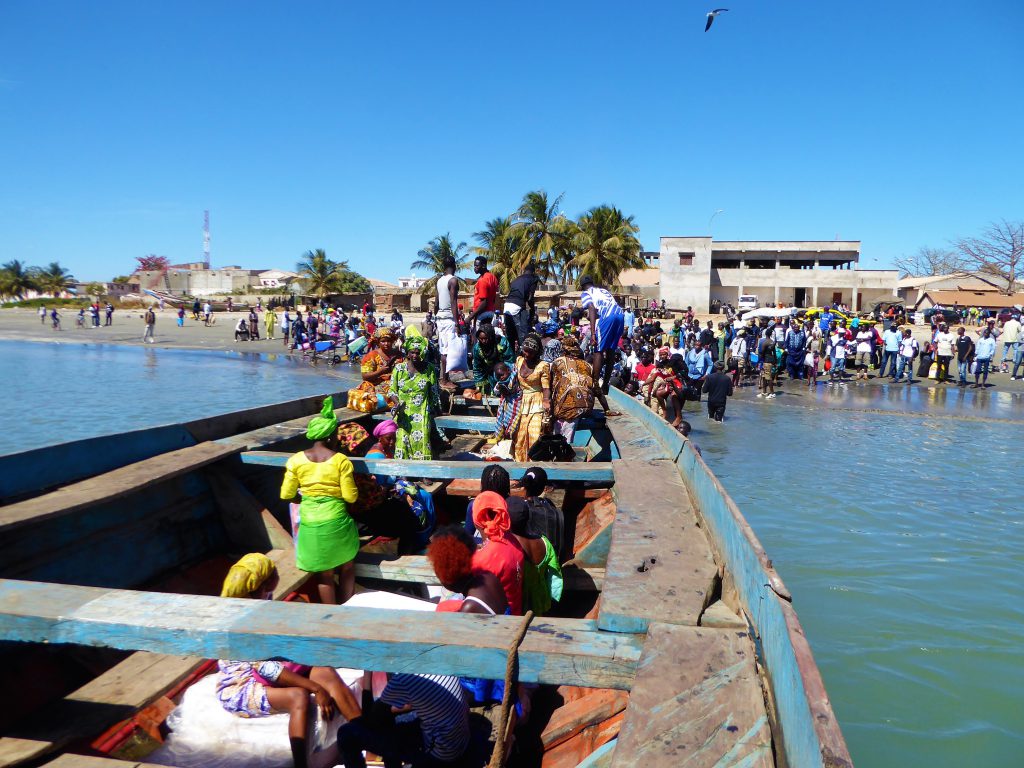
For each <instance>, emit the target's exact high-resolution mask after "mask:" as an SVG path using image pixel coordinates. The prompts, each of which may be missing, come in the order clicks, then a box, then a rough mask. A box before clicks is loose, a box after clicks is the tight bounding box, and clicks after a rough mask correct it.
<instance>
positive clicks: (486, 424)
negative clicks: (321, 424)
mask: <svg viewBox="0 0 1024 768" xmlns="http://www.w3.org/2000/svg"><path fill="white" fill-rule="evenodd" d="M373 418H374V420H375V421H384V420H385V419H390V418H391V417H390V416H389V415H388V414H386V413H375V414H374V415H373ZM434 423H435V424H437V426H439V427H441V428H442V429H461V430H466V431H470V432H487V433H491V432H494V416H470V415H467V414H459V413H452V414H448V415H447V416H437V417H436V418H435V419H434ZM603 426H604V421H603V420H601V419H593V418H587V417H583V418H581V419H580V421H579V424H578V427H579V429H594V428H595V427H603Z"/></svg>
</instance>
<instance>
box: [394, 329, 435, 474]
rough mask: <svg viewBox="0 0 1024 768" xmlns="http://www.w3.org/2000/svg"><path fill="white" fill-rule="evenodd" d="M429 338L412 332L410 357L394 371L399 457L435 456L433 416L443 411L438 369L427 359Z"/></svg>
mask: <svg viewBox="0 0 1024 768" xmlns="http://www.w3.org/2000/svg"><path fill="white" fill-rule="evenodd" d="M426 352H427V340H426V339H425V338H423V337H422V336H419V335H413V334H410V335H409V337H408V338H406V340H405V354H406V359H405V360H404V361H403V362H401V363H398V365H396V366H395V367H394V369H393V371H392V373H391V387H390V390H389V394H390V396H391V397H394V398H395V399H396V400H397V401H398V405H397V406H396V408H395V411H396V413H395V423H396V424H397V425H398V431H397V432H396V433H395V458H396V459H422V460H430V459H433V458H434V451H433V447H432V445H431V441H430V437H431V430H432V429H433V420H434V417H435V416H437V415H438V414H439V413H440V412H441V393H440V392H439V391H438V388H437V369H436V368H435V367H434V366H433V365H431V364H430V363H428V362H427V360H426Z"/></svg>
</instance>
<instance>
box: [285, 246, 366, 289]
mask: <svg viewBox="0 0 1024 768" xmlns="http://www.w3.org/2000/svg"><path fill="white" fill-rule="evenodd" d="M297 271H298V273H299V277H300V279H301V280H302V287H303V290H305V291H306V292H307V293H309V294H310V295H312V296H316V297H317V298H321V299H322V298H324V297H325V296H330V295H331V294H335V293H367V292H368V291H370V290H371V286H370V281H369V280H367V279H366V278H365V277H363V276H362V275H360V274H359V273H358V272H353V271H352V270H351V269H349V268H348V262H347V261H332V260H331V259H329V258H327V252H326V251H325V250H324V249H323V248H317V249H316V250H312V251H306V253H305V254H303V256H302V260H301V261H300V262H299V263H298V265H297Z"/></svg>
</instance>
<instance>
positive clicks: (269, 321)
mask: <svg viewBox="0 0 1024 768" xmlns="http://www.w3.org/2000/svg"><path fill="white" fill-rule="evenodd" d="M264 319H265V321H266V322H265V324H266V326H267V338H268V339H270V340H271V341H273V340H274V327H275V326H276V325H277V312H275V311H274V310H272V309H268V310H267V314H266V315H264Z"/></svg>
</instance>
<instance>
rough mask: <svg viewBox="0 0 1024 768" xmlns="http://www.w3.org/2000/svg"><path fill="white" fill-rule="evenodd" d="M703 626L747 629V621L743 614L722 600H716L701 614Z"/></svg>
mask: <svg viewBox="0 0 1024 768" xmlns="http://www.w3.org/2000/svg"><path fill="white" fill-rule="evenodd" d="M700 625H701V626H702V627H717V628H718V629H746V628H747V622H746V620H744V619H743V618H742V617H741V616H737V615H736V612H735V611H734V610H733V609H732V608H730V607H729V606H728V605H726V604H725V603H723V602H722V601H721V600H716V601H715V602H713V603H712V604H711V605H709V606H708V607H707V608H705V609H704V613H702V614H701V616H700Z"/></svg>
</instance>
